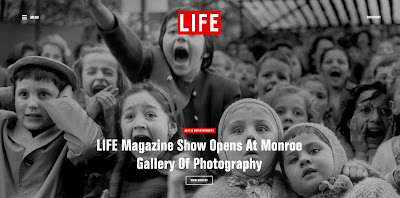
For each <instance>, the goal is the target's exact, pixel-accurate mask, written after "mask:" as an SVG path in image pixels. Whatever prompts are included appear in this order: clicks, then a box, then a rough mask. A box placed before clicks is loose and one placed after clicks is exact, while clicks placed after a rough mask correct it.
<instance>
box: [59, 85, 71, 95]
mask: <svg viewBox="0 0 400 198" xmlns="http://www.w3.org/2000/svg"><path fill="white" fill-rule="evenodd" d="M58 97H59V98H64V97H71V98H74V92H73V91H72V87H71V85H67V86H65V88H64V89H63V90H62V91H61V92H60V94H58Z"/></svg>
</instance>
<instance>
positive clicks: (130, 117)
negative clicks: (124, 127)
mask: <svg viewBox="0 0 400 198" xmlns="http://www.w3.org/2000/svg"><path fill="white" fill-rule="evenodd" d="M133 118H135V116H133V114H131V113H129V114H126V115H125V119H126V120H132V119H133Z"/></svg>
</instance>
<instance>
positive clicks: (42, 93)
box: [39, 92, 50, 98]
mask: <svg viewBox="0 0 400 198" xmlns="http://www.w3.org/2000/svg"><path fill="white" fill-rule="evenodd" d="M49 95H50V94H48V93H46V92H40V93H39V97H41V98H45V97H47V96H49Z"/></svg>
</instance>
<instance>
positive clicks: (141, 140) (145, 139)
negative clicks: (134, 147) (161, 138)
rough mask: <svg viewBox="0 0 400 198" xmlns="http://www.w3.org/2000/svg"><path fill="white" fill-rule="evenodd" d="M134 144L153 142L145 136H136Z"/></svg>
mask: <svg viewBox="0 0 400 198" xmlns="http://www.w3.org/2000/svg"><path fill="white" fill-rule="evenodd" d="M133 141H134V142H153V140H151V138H149V137H147V136H145V135H136V136H134V137H133Z"/></svg>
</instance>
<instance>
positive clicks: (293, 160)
mask: <svg viewBox="0 0 400 198" xmlns="http://www.w3.org/2000/svg"><path fill="white" fill-rule="evenodd" d="M296 162H297V157H294V158H292V159H290V160H289V164H294V163H296Z"/></svg>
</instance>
